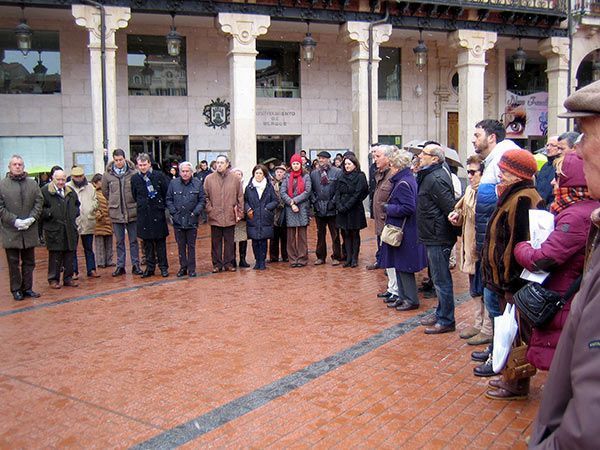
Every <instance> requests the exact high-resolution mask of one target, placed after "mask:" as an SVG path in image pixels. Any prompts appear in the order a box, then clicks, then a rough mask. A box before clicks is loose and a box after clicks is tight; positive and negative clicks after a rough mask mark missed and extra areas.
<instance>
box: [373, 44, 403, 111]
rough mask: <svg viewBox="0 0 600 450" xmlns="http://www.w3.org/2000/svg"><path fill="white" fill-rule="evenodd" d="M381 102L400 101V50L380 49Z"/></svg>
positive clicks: (379, 83)
mask: <svg viewBox="0 0 600 450" xmlns="http://www.w3.org/2000/svg"><path fill="white" fill-rule="evenodd" d="M379 57H380V58H381V61H379V74H378V85H379V100H400V99H401V98H402V97H401V92H402V90H401V89H400V49H399V48H389V47H379Z"/></svg>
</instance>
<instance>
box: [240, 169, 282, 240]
mask: <svg viewBox="0 0 600 450" xmlns="http://www.w3.org/2000/svg"><path fill="white" fill-rule="evenodd" d="M278 204H279V200H278V199H277V195H275V189H273V185H272V184H271V183H270V182H268V181H267V185H266V187H265V190H264V191H263V193H262V195H261V197H260V198H258V191H257V190H256V188H255V187H254V185H253V184H252V179H251V180H250V182H249V183H248V186H246V190H245V192H244V208H246V214H247V213H248V211H249V210H252V211H253V213H252V218H250V217H248V216H246V225H247V230H248V237H249V238H250V239H257V240H259V239H271V238H272V237H273V224H274V219H275V214H274V211H275V208H277V205H278Z"/></svg>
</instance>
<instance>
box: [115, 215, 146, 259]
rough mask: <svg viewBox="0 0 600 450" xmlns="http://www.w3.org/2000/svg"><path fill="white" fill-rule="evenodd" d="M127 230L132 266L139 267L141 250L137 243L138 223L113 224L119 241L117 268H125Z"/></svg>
mask: <svg viewBox="0 0 600 450" xmlns="http://www.w3.org/2000/svg"><path fill="white" fill-rule="evenodd" d="M125 230H127V237H128V238H129V258H130V259H131V265H132V266H136V267H139V265H140V250H139V245H138V241H137V223H136V222H135V221H134V222H129V223H113V231H114V233H115V238H116V239H117V268H123V269H124V268H125V256H126V255H125Z"/></svg>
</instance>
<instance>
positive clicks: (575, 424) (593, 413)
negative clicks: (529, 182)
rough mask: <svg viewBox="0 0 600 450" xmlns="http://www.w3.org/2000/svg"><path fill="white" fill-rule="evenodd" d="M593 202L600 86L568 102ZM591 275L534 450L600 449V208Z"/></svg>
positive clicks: (577, 303)
mask: <svg viewBox="0 0 600 450" xmlns="http://www.w3.org/2000/svg"><path fill="white" fill-rule="evenodd" d="M565 107H566V108H567V110H568V112H567V113H565V114H562V115H560V117H566V118H575V119H576V121H577V124H578V126H579V130H580V131H581V132H582V134H581V135H580V138H579V142H578V143H577V145H576V149H577V152H578V153H579V154H580V155H581V157H582V158H583V171H584V174H585V178H586V181H587V184H588V189H589V192H590V195H591V197H592V198H595V199H600V81H596V82H595V83H592V84H590V85H588V86H586V87H584V88H582V89H580V90H578V91H576V92H575V93H574V94H572V95H571V96H570V97H569V98H567V100H566V101H565ZM588 243H589V246H588V252H587V255H586V265H585V273H584V276H583V281H582V282H581V287H580V289H579V293H578V294H577V295H576V296H575V298H574V299H573V302H572V305H571V311H570V313H569V314H570V317H569V319H568V321H567V323H566V326H565V328H564V329H563V331H562V334H561V337H560V340H559V342H558V347H557V349H556V353H555V354H554V359H553V360H552V365H551V366H550V374H549V376H548V380H547V381H546V384H545V387H544V392H543V397H542V402H541V404H540V410H539V412H538V416H537V419H536V421H535V423H534V425H533V431H532V433H531V439H530V441H529V448H532V449H533V448H535V449H537V448H548V449H550V448H598V442H599V440H598V426H597V421H598V416H600V327H599V326H598V317H600V251H599V249H600V209H597V210H596V211H594V212H593V213H592V226H591V230H590V236H589V239H588Z"/></svg>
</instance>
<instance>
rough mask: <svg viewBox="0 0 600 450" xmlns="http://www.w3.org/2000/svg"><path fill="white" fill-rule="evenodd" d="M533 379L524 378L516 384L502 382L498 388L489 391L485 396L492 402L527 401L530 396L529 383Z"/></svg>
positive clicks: (498, 384)
mask: <svg viewBox="0 0 600 450" xmlns="http://www.w3.org/2000/svg"><path fill="white" fill-rule="evenodd" d="M530 380H531V378H523V379H521V380H517V381H515V382H507V381H504V380H500V381H499V382H498V383H494V384H496V385H497V386H498V387H497V388H495V389H489V390H488V391H487V392H486V393H485V396H486V397H487V398H489V399H492V400H526V399H527V396H528V395H529V381H530Z"/></svg>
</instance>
